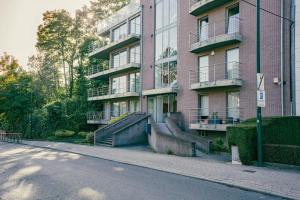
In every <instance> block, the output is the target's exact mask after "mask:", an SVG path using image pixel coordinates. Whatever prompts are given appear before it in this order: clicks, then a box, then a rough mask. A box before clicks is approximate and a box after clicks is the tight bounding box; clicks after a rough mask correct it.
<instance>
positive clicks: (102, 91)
mask: <svg viewBox="0 0 300 200" xmlns="http://www.w3.org/2000/svg"><path fill="white" fill-rule="evenodd" d="M136 83H137V84H139V82H136ZM138 88H139V87H135V88H134V89H131V87H127V86H126V87H118V88H110V87H109V86H102V87H98V88H90V89H88V97H100V96H105V95H113V94H125V93H127V92H136V93H139V92H140V91H139V89H138Z"/></svg>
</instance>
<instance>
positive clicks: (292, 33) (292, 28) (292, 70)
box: [290, 0, 296, 116]
mask: <svg viewBox="0 0 300 200" xmlns="http://www.w3.org/2000/svg"><path fill="white" fill-rule="evenodd" d="M291 3H292V4H291V17H292V22H291V25H290V52H291V56H290V83H291V84H290V90H291V91H290V94H291V115H292V116H295V115H296V102H295V96H296V95H295V91H296V90H295V79H296V74H295V1H294V0H292V2H291Z"/></svg>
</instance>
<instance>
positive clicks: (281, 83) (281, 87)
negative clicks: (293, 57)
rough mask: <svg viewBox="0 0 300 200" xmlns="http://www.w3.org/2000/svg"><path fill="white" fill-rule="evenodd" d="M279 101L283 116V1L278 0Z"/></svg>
mask: <svg viewBox="0 0 300 200" xmlns="http://www.w3.org/2000/svg"><path fill="white" fill-rule="evenodd" d="M280 4H281V5H280V16H281V19H280V29H281V31H280V99H281V115H282V116H283V115H284V84H285V81H284V47H283V44H284V38H283V37H284V23H283V16H284V0H280Z"/></svg>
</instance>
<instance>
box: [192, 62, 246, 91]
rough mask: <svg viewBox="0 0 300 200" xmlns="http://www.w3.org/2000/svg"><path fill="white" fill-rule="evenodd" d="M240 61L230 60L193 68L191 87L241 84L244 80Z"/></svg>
mask: <svg viewBox="0 0 300 200" xmlns="http://www.w3.org/2000/svg"><path fill="white" fill-rule="evenodd" d="M240 78H241V74H240V63H239V62H228V63H222V64H215V65H210V66H203V67H199V68H198V70H196V71H193V70H191V71H190V73H189V82H190V88H191V89H204V88H212V87H226V86H241V85H242V80H241V79H240Z"/></svg>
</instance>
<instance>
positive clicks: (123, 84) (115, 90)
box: [112, 76, 127, 94]
mask: <svg viewBox="0 0 300 200" xmlns="http://www.w3.org/2000/svg"><path fill="white" fill-rule="evenodd" d="M126 91H127V77H126V76H121V77H116V78H113V79H112V94H120V93H125V92H126Z"/></svg>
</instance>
